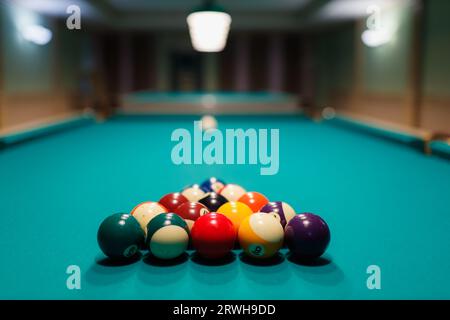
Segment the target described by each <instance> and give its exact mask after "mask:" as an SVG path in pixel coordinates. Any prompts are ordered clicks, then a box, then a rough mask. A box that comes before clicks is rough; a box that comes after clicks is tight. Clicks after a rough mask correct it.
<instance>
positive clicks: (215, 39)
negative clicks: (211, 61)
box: [187, 5, 231, 52]
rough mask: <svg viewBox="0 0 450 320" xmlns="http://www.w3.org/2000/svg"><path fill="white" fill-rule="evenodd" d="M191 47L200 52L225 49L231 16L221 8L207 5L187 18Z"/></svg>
mask: <svg viewBox="0 0 450 320" xmlns="http://www.w3.org/2000/svg"><path fill="white" fill-rule="evenodd" d="M187 23H188V26H189V34H190V36H191V42H192V46H193V47H194V49H195V50H197V51H201V52H219V51H222V50H223V49H224V48H225V45H226V43H227V39H228V33H229V31H230V25H231V16H230V15H229V14H228V13H226V12H225V11H224V10H223V9H222V8H221V7H218V6H214V5H207V6H203V7H200V8H199V9H197V10H194V11H193V12H191V13H190V14H189V15H188V17H187Z"/></svg>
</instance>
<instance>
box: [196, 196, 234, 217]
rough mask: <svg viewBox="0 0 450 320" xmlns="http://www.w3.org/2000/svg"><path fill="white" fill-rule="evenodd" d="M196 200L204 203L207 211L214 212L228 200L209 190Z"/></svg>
mask: <svg viewBox="0 0 450 320" xmlns="http://www.w3.org/2000/svg"><path fill="white" fill-rule="evenodd" d="M198 202H200V203H201V204H203V205H205V206H206V207H207V208H208V210H209V211H211V212H216V211H217V209H219V208H220V206H221V205H223V204H224V203H227V202H228V200H227V199H226V198H225V197H223V196H221V195H220V194H218V193H215V192H209V193H207V194H206V195H205V196H204V197H203V198H201V199H200V200H198Z"/></svg>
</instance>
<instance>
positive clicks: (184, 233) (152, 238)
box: [146, 213, 189, 259]
mask: <svg viewBox="0 0 450 320" xmlns="http://www.w3.org/2000/svg"><path fill="white" fill-rule="evenodd" d="M146 244H147V248H148V249H149V251H150V253H151V254H153V255H154V256H155V257H157V258H159V259H174V258H176V257H179V256H181V255H182V254H183V253H184V252H185V251H186V249H187V247H188V244H189V227H188V225H187V223H186V221H184V219H183V218H181V217H180V216H178V215H176V214H175V213H161V214H159V215H157V216H155V217H154V218H153V219H152V220H150V222H149V224H148V225H147V240H146Z"/></svg>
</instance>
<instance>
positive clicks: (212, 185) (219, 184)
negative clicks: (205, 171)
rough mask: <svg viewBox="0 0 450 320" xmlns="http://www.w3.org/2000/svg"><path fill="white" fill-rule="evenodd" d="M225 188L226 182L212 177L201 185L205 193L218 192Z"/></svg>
mask: <svg viewBox="0 0 450 320" xmlns="http://www.w3.org/2000/svg"><path fill="white" fill-rule="evenodd" d="M224 186H225V182H223V181H221V180H219V179H217V178H216V177H211V178H209V179H207V180H205V181H203V183H202V184H201V185H200V188H201V189H202V190H203V191H204V192H218V191H219V190H220V189H222V188H223V187H224Z"/></svg>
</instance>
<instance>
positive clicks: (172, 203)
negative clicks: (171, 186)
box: [158, 192, 189, 212]
mask: <svg viewBox="0 0 450 320" xmlns="http://www.w3.org/2000/svg"><path fill="white" fill-rule="evenodd" d="M188 201H189V200H188V199H187V198H186V197H185V196H183V195H182V194H181V193H180V192H174V193H169V194H166V195H165V196H163V197H162V198H161V199H159V201H158V202H159V203H160V204H161V205H162V206H163V207H165V208H167V210H168V211H169V212H174V210H175V209H176V208H178V206H179V205H180V204H182V203H185V202H188Z"/></svg>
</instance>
